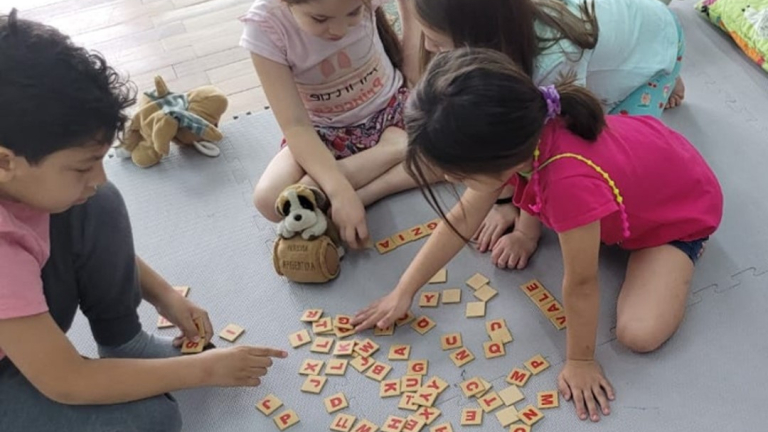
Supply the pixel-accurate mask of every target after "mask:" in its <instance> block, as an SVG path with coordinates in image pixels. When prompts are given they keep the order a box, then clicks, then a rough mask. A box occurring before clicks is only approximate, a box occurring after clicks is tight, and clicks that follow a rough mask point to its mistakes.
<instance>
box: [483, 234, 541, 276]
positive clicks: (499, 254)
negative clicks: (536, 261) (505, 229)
mask: <svg viewBox="0 0 768 432" xmlns="http://www.w3.org/2000/svg"><path fill="white" fill-rule="evenodd" d="M537 247H538V238H536V239H533V238H531V237H529V236H528V235H526V234H524V233H522V232H520V231H518V230H515V231H513V232H511V233H509V234H507V235H505V236H503V237H502V238H500V239H499V241H498V242H496V245H495V246H494V247H493V252H492V253H491V262H493V264H494V265H495V266H496V267H498V268H501V269H503V268H509V269H518V270H522V269H524V268H525V266H527V265H528V259H529V258H530V257H531V255H533V253H534V252H536V248H537Z"/></svg>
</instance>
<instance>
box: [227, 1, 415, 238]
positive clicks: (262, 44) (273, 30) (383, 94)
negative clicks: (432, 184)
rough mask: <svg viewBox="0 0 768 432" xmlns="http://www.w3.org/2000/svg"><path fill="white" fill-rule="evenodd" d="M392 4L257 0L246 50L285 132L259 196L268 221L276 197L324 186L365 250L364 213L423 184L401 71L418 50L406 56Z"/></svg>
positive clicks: (346, 230)
mask: <svg viewBox="0 0 768 432" xmlns="http://www.w3.org/2000/svg"><path fill="white" fill-rule="evenodd" d="M386 1H387V0H312V1H308V0H256V1H255V2H254V4H253V6H252V7H251V9H250V10H249V11H248V13H247V14H246V15H245V17H244V18H243V21H244V22H245V31H244V33H243V37H242V39H241V45H242V46H244V47H245V48H247V49H248V50H249V51H251V53H252V58H253V64H254V66H255V67H256V72H257V73H258V75H259V78H260V80H261V83H262V85H263V87H264V92H265V93H266V96H267V99H268V100H269V103H270V106H271V107H272V110H273V111H274V113H275V117H276V118H277V121H278V123H279V124H280V128H281V129H282V131H283V134H284V136H285V139H284V140H283V148H282V149H281V150H280V151H279V153H278V154H277V156H275V158H274V159H273V160H272V162H271V163H270V164H269V166H268V167H267V169H266V170H265V171H264V173H263V174H262V176H261V178H260V179H259V182H258V184H257V185H256V189H255V191H254V203H255V205H256V208H257V209H258V210H259V211H260V212H261V214H262V215H264V217H266V218H267V219H269V220H272V221H275V222H277V221H279V220H280V219H281V217H280V215H278V214H277V213H276V212H275V200H276V199H277V196H278V195H279V194H280V193H281V192H282V191H283V189H285V187H287V186H289V185H291V184H294V183H297V182H302V183H308V184H313V185H317V186H319V187H320V188H321V189H322V190H324V191H325V193H326V194H327V195H328V197H329V199H330V203H331V209H332V214H331V216H332V218H333V221H334V222H335V223H336V224H337V225H339V227H340V228H341V230H340V231H341V235H342V238H343V239H344V240H345V241H346V242H347V243H349V244H350V245H351V246H352V247H357V246H360V245H361V244H363V243H366V241H367V240H368V229H367V226H366V223H365V210H364V207H365V206H367V205H369V204H371V203H373V202H375V201H377V200H379V199H380V198H382V197H385V196H387V195H390V194H393V193H396V192H399V191H402V190H405V189H410V188H412V187H415V186H416V184H415V182H414V181H413V179H411V178H410V177H409V176H408V175H407V174H406V172H405V169H404V168H403V165H402V161H403V159H404V157H405V147H406V136H405V132H404V131H403V107H404V104H405V100H406V98H407V96H408V89H407V86H406V80H405V79H404V77H403V74H402V73H401V72H400V70H399V68H400V67H403V68H404V69H405V65H406V64H411V63H414V61H412V60H411V59H412V58H413V59H415V57H416V56H417V55H418V52H417V49H413V47H411V48H410V49H406V50H401V47H400V43H399V40H398V38H397V36H396V35H395V33H394V31H393V30H392V29H391V27H390V26H389V21H388V20H387V18H386V16H385V14H384V12H383V9H381V6H382V5H383V4H384V3H385V2H386ZM399 1H403V0H399ZM401 10H403V11H404V12H405V13H407V10H405V9H403V8H401ZM413 40H416V39H413Z"/></svg>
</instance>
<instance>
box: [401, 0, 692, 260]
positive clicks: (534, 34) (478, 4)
mask: <svg viewBox="0 0 768 432" xmlns="http://www.w3.org/2000/svg"><path fill="white" fill-rule="evenodd" d="M411 6H412V9H411V11H410V13H407V14H405V15H404V17H403V26H404V28H405V29H406V30H408V31H409V33H410V34H417V33H418V31H421V32H422V33H423V37H422V38H423V44H422V51H423V52H422V66H423V65H424V64H426V63H427V62H428V60H429V59H430V58H431V55H432V53H435V52H440V51H446V50H451V49H453V48H455V47H462V46H469V47H477V48H490V49H494V50H496V51H500V52H502V53H504V54H506V55H507V56H508V57H509V58H510V59H512V60H513V61H514V62H515V63H516V64H517V65H518V66H519V67H520V69H521V70H522V71H523V72H524V73H525V74H526V75H528V76H529V77H531V78H532V79H533V81H534V82H535V83H536V84H538V85H548V84H553V83H555V82H556V81H557V80H558V78H559V76H560V75H561V74H563V73H574V74H575V83H576V84H577V85H581V86H583V87H586V88H588V89H589V90H590V91H591V92H592V93H593V94H595V96H596V97H597V98H598V100H599V101H600V104H601V106H602V108H603V110H604V111H605V112H606V113H612V114H626V115H652V116H655V117H659V116H660V115H661V113H662V111H663V110H664V108H665V107H675V106H677V105H679V104H680V103H681V101H682V99H683V96H684V87H683V83H682V80H680V79H679V72H680V65H681V63H680V60H681V59H682V56H683V53H684V48H685V44H684V37H683V32H682V29H681V28H680V26H679V23H678V22H677V19H676V17H675V16H674V14H673V13H672V12H671V11H670V10H669V9H668V8H667V7H666V6H665V5H664V4H663V3H661V2H659V1H657V0H414V1H413V2H412V3H411ZM413 44H414V42H412V41H411V42H406V46H412V45H413ZM413 73H414V74H416V73H418V70H415V71H413ZM511 195H512V190H511V188H509V189H508V190H507V191H506V192H505V193H504V194H503V195H502V197H501V198H500V200H499V202H498V203H497V204H496V205H495V206H494V207H493V208H492V209H491V211H490V212H489V214H488V216H487V218H486V220H485V221H484V223H483V224H482V226H481V227H480V229H479V230H478V232H477V233H476V234H475V236H474V240H475V241H476V242H477V248H478V250H480V251H481V252H486V251H489V252H491V258H492V260H493V262H494V263H495V264H496V265H497V266H498V267H501V268H523V267H525V266H526V264H527V260H528V258H529V256H530V254H531V253H532V251H533V250H534V249H535V247H536V242H537V240H538V235H537V232H538V227H537V224H536V222H535V221H526V220H525V219H526V216H525V215H524V214H521V213H520V212H519V211H518V210H517V209H516V208H515V207H514V206H512V205H511V204H510V201H511V199H510V197H511ZM513 225H514V227H515V229H514V230H511V232H509V233H507V231H508V230H510V228H511V227H512V226H513Z"/></svg>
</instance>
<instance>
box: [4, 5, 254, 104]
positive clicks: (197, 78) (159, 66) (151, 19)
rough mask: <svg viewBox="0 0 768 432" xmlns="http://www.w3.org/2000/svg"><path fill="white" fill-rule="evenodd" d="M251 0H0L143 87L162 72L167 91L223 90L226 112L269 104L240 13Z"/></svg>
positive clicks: (9, 7) (147, 85)
mask: <svg viewBox="0 0 768 432" xmlns="http://www.w3.org/2000/svg"><path fill="white" fill-rule="evenodd" d="M251 3H252V0H0V13H7V12H8V11H10V10H11V8H12V7H16V8H17V9H19V15H20V16H21V17H23V18H27V19H33V20H36V21H42V22H44V23H46V24H50V25H52V26H55V27H56V28H58V29H60V30H61V31H63V32H64V33H66V34H68V35H70V36H71V37H72V39H73V40H74V41H75V42H76V43H78V44H80V45H83V46H85V47H86V48H89V49H94V50H98V51H100V52H102V53H103V54H104V55H105V56H106V58H107V60H109V62H110V63H111V64H112V66H114V67H115V68H116V69H118V70H119V71H121V72H123V73H126V74H129V76H130V77H131V79H132V80H133V81H134V82H135V83H136V84H137V85H138V87H139V90H141V91H145V90H148V89H151V88H152V87H153V80H154V77H155V75H161V76H162V77H163V78H164V79H165V81H166V82H167V83H168V85H169V87H170V89H171V90H173V91H176V92H185V91H187V90H190V89H192V88H194V87H198V86H201V85H205V84H213V85H215V86H217V87H219V88H220V89H222V90H223V91H224V92H225V93H226V94H227V96H228V97H229V101H230V104H229V110H228V112H227V114H226V117H225V118H228V117H231V116H233V115H237V114H241V113H244V112H247V111H260V110H263V109H264V108H265V107H266V106H267V100H266V97H265V96H264V92H263V91H262V88H261V84H260V83H259V80H258V77H257V76H256V72H255V71H254V70H253V66H252V65H251V61H250V58H249V54H248V52H247V51H246V50H245V49H244V48H241V47H239V46H238V42H239V39H240V34H241V32H242V23H240V21H239V20H238V18H239V17H240V16H242V15H243V14H244V13H245V12H246V11H247V10H248V7H249V6H250V5H251Z"/></svg>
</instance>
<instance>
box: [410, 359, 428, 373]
mask: <svg viewBox="0 0 768 432" xmlns="http://www.w3.org/2000/svg"><path fill="white" fill-rule="evenodd" d="M428 369H429V361H427V360H413V361H409V362H408V369H406V371H405V374H406V375H422V376H424V375H426V374H427V370H428Z"/></svg>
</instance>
